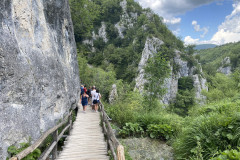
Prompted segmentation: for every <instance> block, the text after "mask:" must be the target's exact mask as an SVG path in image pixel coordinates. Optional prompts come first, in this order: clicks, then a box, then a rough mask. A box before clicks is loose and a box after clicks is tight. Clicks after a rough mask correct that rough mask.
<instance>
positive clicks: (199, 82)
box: [135, 37, 208, 104]
mask: <svg viewBox="0 0 240 160" xmlns="http://www.w3.org/2000/svg"><path fill="white" fill-rule="evenodd" d="M162 44H163V41H161V40H160V39H158V38H155V37H153V38H152V39H150V38H147V40H146V43H145V47H144V49H143V52H142V58H141V60H140V62H139V65H138V72H139V73H138V76H137V78H136V79H135V81H136V85H135V88H136V89H138V90H139V91H140V92H143V89H144V84H145V83H146V80H145V79H144V67H145V65H146V63H147V60H148V59H149V58H150V57H153V56H154V54H156V53H157V52H158V51H159V49H160V47H161V45H162ZM180 54H181V52H180V51H177V50H175V57H174V59H173V63H174V64H175V65H177V66H179V69H178V70H177V71H176V70H175V71H174V70H173V66H171V65H170V68H171V73H170V76H169V77H168V78H166V79H165V84H163V85H164V88H166V89H167V93H166V94H165V95H164V96H163V98H162V99H161V102H162V103H164V104H169V103H170V102H171V101H172V100H174V99H175V98H176V95H177V92H178V80H179V79H180V78H182V77H188V76H190V77H192V79H193V86H194V88H195V91H196V93H195V97H196V99H197V101H198V103H203V101H204V100H205V96H203V95H202V94H201V92H202V90H208V87H207V86H206V79H205V78H204V77H202V76H201V75H200V74H195V73H194V70H195V69H196V67H194V66H193V67H189V65H188V62H187V61H184V60H182V59H181V56H180ZM199 66H200V64H199ZM200 73H202V69H201V66H200Z"/></svg>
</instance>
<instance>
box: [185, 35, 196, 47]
mask: <svg viewBox="0 0 240 160" xmlns="http://www.w3.org/2000/svg"><path fill="white" fill-rule="evenodd" d="M184 43H185V44H187V45H188V44H198V43H199V39H193V38H192V37H191V36H187V37H185V38H184Z"/></svg>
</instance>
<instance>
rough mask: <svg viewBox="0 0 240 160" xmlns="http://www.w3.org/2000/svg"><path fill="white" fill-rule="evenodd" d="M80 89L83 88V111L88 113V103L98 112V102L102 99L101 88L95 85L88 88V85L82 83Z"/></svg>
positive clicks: (81, 100)
mask: <svg viewBox="0 0 240 160" xmlns="http://www.w3.org/2000/svg"><path fill="white" fill-rule="evenodd" d="M80 89H81V97H80V104H82V106H83V113H86V108H87V105H88V104H91V106H92V111H94V112H98V104H99V102H100V99H101V94H100V93H99V89H96V87H95V86H93V87H89V88H88V89H87V87H86V86H84V85H81V87H80Z"/></svg>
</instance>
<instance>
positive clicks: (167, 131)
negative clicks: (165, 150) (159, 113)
mask: <svg viewBox="0 0 240 160" xmlns="http://www.w3.org/2000/svg"><path fill="white" fill-rule="evenodd" d="M147 132H148V133H149V137H150V138H161V139H167V140H168V139H170V137H172V135H173V129H172V127H171V126H169V125H167V124H150V125H148V127H147Z"/></svg>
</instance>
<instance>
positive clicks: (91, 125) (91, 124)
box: [57, 107, 109, 160]
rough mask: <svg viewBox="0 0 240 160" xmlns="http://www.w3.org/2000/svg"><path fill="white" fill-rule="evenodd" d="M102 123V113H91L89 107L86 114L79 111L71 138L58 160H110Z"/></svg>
mask: <svg viewBox="0 0 240 160" xmlns="http://www.w3.org/2000/svg"><path fill="white" fill-rule="evenodd" d="M99 123H100V113H95V112H91V110H90V107H87V113H86V114H84V113H82V111H81V110H80V109H79V113H78V116H77V120H76V121H75V122H74V124H73V129H72V131H71V134H70V136H69V137H68V138H67V141H66V143H65V145H64V147H63V151H62V152H61V153H60V155H59V157H58V158H57V160H63V159H64V160H83V159H88V160H94V159H98V160H100V159H103V160H108V159H109V157H108V155H107V153H108V151H107V143H106V141H105V139H104V135H103V132H102V130H103V129H102V128H101V126H100V125H99Z"/></svg>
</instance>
